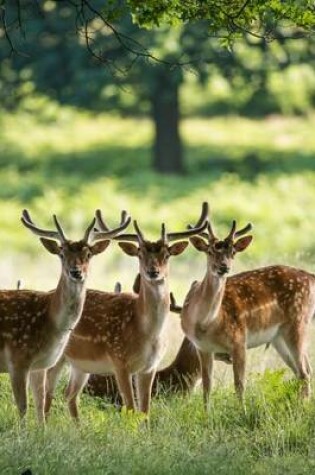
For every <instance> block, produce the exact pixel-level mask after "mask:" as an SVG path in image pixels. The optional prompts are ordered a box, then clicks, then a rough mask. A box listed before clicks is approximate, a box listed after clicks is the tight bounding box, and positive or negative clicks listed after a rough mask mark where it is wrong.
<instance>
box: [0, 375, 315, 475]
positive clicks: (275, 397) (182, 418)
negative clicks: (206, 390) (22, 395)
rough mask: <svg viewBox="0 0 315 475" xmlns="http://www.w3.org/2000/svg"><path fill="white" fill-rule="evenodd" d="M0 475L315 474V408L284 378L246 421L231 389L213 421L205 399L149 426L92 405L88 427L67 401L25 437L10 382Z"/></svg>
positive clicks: (167, 409) (254, 401) (165, 405)
mask: <svg viewBox="0 0 315 475" xmlns="http://www.w3.org/2000/svg"><path fill="white" fill-rule="evenodd" d="M1 382H2V391H1V406H0V433H1V447H0V473H3V474H16V473H21V472H22V471H23V470H26V469H27V468H30V469H31V470H32V471H33V473H34V474H52V475H53V474H63V473H67V474H68V473H69V474H77V473H88V474H94V473H95V474H98V473H100V474H121V473H130V474H140V473H147V474H164V473H168V474H181V473H183V472H185V473H187V474H188V473H189V474H199V473H210V472H212V471H213V472H215V473H222V474H235V473H237V474H244V473H251V474H262V473H266V472H267V473H268V472H269V471H270V472H271V471H272V472H273V473H279V474H282V473H289V474H290V473H292V474H293V473H313V470H314V467H315V452H314V449H315V445H314V432H315V417H314V416H315V400H314V399H312V400H311V401H310V402H308V403H303V402H301V401H300V400H299V399H298V397H297V393H298V388H297V386H296V384H295V383H294V382H290V381H284V380H283V371H278V372H273V373H270V372H267V373H265V374H263V375H261V376H256V377H255V378H253V379H252V381H251V383H250V385H249V387H248V390H247V399H246V413H244V411H243V410H242V408H241V407H240V405H239V404H238V402H237V400H236V398H235V396H234V394H233V393H232V391H231V388H230V387H228V388H227V387H223V386H221V387H220V386H219V387H217V388H216V389H215V391H214V393H213V395H212V400H211V403H212V404H211V409H210V411H209V413H208V415H205V413H204V411H203V407H202V399H201V395H200V393H199V392H198V391H197V393H196V394H195V395H193V396H191V397H190V398H181V397H178V396H177V397H173V398H170V397H167V396H161V397H160V398H159V399H155V400H154V402H153V408H152V414H151V420H150V424H149V426H146V425H145V423H144V422H143V420H142V419H141V418H140V417H139V416H137V415H136V414H130V413H126V412H124V411H123V412H122V413H119V412H117V411H116V410H114V409H113V408H112V407H110V406H106V407H105V409H104V403H103V402H101V401H99V400H97V399H94V400H93V399H91V398H90V397H89V396H87V395H84V396H83V397H82V401H81V410H82V423H81V425H80V427H76V426H75V425H74V424H73V423H72V422H71V421H70V420H69V417H68V415H67V413H66V411H65V408H64V406H63V402H62V398H61V395H60V394H59V396H58V398H57V401H56V404H55V408H54V411H53V413H52V415H51V419H50V421H49V423H48V425H47V427H46V430H45V431H44V430H41V429H39V428H38V427H37V426H36V423H35V421H34V419H33V416H32V415H30V416H29V417H28V420H27V423H26V425H25V427H23V428H19V427H18V425H17V421H16V419H15V414H14V413H12V412H10V411H8V406H9V404H10V394H9V388H8V385H7V384H6V381H4V378H2V381H1Z"/></svg>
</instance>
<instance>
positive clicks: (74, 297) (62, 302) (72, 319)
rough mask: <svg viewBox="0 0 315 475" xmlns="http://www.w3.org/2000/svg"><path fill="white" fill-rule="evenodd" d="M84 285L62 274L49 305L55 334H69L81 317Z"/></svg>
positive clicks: (84, 292) (84, 291)
mask: <svg viewBox="0 0 315 475" xmlns="http://www.w3.org/2000/svg"><path fill="white" fill-rule="evenodd" d="M85 294H86V285H85V283H83V282H74V281H72V280H70V279H68V278H67V277H66V276H65V275H64V274H62V276H61V278H60V280H59V283H58V285H57V288H56V290H55V292H54V294H53V296H52V300H51V304H50V315H51V320H52V321H53V324H54V326H55V328H56V330H57V332H61V333H67V332H70V331H71V330H72V329H73V328H74V327H75V325H76V324H77V322H78V321H79V318H80V317H81V313H82V309H83V304H84V301H85Z"/></svg>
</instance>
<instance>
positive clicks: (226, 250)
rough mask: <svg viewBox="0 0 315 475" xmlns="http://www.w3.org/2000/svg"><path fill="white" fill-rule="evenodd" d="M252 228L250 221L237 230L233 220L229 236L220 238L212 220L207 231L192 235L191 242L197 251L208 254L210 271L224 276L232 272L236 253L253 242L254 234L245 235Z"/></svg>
mask: <svg viewBox="0 0 315 475" xmlns="http://www.w3.org/2000/svg"><path fill="white" fill-rule="evenodd" d="M189 228H191V226H190V225H189ZM251 229H252V225H251V224H250V223H249V224H247V225H246V226H245V227H244V228H242V229H240V230H238V231H237V230H236V221H233V223H232V227H231V230H230V232H229V234H228V235H227V237H226V238H225V239H223V240H220V239H219V238H217V237H216V236H215V234H214V232H213V228H212V225H211V223H210V221H208V224H207V232H203V233H201V235H200V236H193V237H191V238H190V242H191V243H192V244H193V246H194V247H195V248H196V249H197V251H200V252H205V253H206V254H207V257H208V270H209V272H210V273H211V274H214V275H217V276H219V277H223V276H225V275H226V274H228V273H229V272H230V269H231V265H232V261H233V259H234V256H235V254H236V253H237V252H242V251H245V249H246V248H247V247H248V246H249V245H250V243H251V242H252V239H253V237H252V236H244V234H247V233H248V232H249V231H250V230H251ZM241 236H244V237H241Z"/></svg>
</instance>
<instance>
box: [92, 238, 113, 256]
mask: <svg viewBox="0 0 315 475" xmlns="http://www.w3.org/2000/svg"><path fill="white" fill-rule="evenodd" d="M109 244H110V241H99V242H97V243H95V244H93V246H91V252H92V254H93V256H95V255H96V254H100V253H101V252H104V251H105V249H106V248H107V247H108V245H109Z"/></svg>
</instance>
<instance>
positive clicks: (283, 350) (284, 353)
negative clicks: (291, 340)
mask: <svg viewBox="0 0 315 475" xmlns="http://www.w3.org/2000/svg"><path fill="white" fill-rule="evenodd" d="M272 346H273V347H274V348H275V350H276V351H277V353H278V354H279V356H280V357H281V358H282V360H283V361H284V363H285V364H286V365H287V366H288V367H289V368H290V369H291V370H292V371H293V373H294V374H295V375H296V376H297V367H296V365H295V362H294V359H293V358H292V355H291V352H290V350H289V348H288V345H287V344H286V342H285V340H284V338H283V337H282V335H279V336H278V337H277V338H275V339H274V340H273V342H272Z"/></svg>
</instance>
